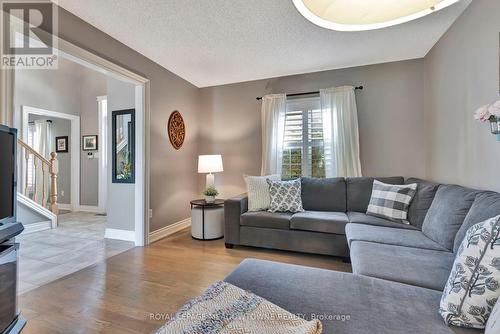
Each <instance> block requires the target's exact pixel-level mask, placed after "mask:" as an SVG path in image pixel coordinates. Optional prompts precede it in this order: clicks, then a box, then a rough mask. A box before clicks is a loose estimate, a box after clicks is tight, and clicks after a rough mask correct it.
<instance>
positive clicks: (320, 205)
mask: <svg viewBox="0 0 500 334" xmlns="http://www.w3.org/2000/svg"><path fill="white" fill-rule="evenodd" d="M302 206H303V208H304V210H310V211H334V212H346V207H347V200H346V184H345V179H344V178H342V177H338V178H328V179H316V178H310V177H303V178H302Z"/></svg>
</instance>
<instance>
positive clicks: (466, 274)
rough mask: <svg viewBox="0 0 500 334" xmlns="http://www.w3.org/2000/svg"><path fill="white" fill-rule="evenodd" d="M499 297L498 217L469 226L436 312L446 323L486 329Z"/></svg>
mask: <svg viewBox="0 0 500 334" xmlns="http://www.w3.org/2000/svg"><path fill="white" fill-rule="evenodd" d="M499 296H500V216H497V217H495V218H490V219H488V220H485V221H484V222H481V223H479V224H476V225H473V226H471V227H470V228H469V229H468V230H467V234H466V236H465V238H464V239H463V241H462V243H461V245H460V247H459V248H458V251H457V255H456V258H455V262H454V263H453V267H452V270H451V273H450V277H449V278H448V282H447V283H446V287H445V288H444V292H443V296H442V298H441V304H440V306H439V313H441V316H442V317H443V319H444V320H445V322H446V323H447V324H449V325H455V326H460V327H467V328H485V325H486V322H487V321H488V318H489V316H490V313H491V311H492V309H493V307H494V306H495V303H496V302H497V299H498V297H499Z"/></svg>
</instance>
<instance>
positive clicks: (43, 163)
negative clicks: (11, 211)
mask: <svg viewBox="0 0 500 334" xmlns="http://www.w3.org/2000/svg"><path fill="white" fill-rule="evenodd" d="M17 143H18V144H19V146H20V150H19V152H20V154H21V155H20V157H21V158H20V159H21V161H23V160H24V164H25V173H24V174H25V175H24V178H25V179H24V187H23V188H24V192H23V195H24V196H26V197H28V198H29V197H30V196H29V194H28V178H29V173H28V166H29V164H30V157H33V161H32V164H33V169H34V175H33V189H32V196H31V199H32V200H33V201H35V202H37V203H38V204H40V205H42V206H43V207H47V197H46V191H47V177H46V175H47V174H46V171H47V170H48V172H49V177H50V185H49V188H48V189H49V203H50V204H49V210H50V211H52V212H53V213H54V214H56V215H57V214H59V207H58V204H57V174H58V172H59V162H58V161H57V153H55V152H51V153H50V160H47V159H46V158H45V157H44V156H43V155H41V154H40V153H38V152H37V151H36V150H35V149H33V148H32V147H31V146H29V145H28V144H26V143H25V142H24V141H22V140H21V139H18V140H17ZM39 166H40V167H41V179H42V187H41V192H42V194H41V196H38V190H39V188H38V183H39V177H38V167H39ZM38 197H40V199H39V198H38Z"/></svg>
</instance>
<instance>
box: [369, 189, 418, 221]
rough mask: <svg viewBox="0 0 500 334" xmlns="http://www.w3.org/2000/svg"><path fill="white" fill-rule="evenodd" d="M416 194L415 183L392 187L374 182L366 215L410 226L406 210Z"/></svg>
mask: <svg viewBox="0 0 500 334" xmlns="http://www.w3.org/2000/svg"><path fill="white" fill-rule="evenodd" d="M416 192H417V184H416V183H412V184H407V185H393V184H386V183H382V182H380V181H377V180H375V181H373V189H372V196H371V198H370V204H369V205H368V209H367V211H366V214H367V215H370V216H375V217H380V218H384V219H388V220H392V221H395V222H398V223H404V224H410V223H409V222H408V209H409V207H410V203H411V201H412V199H413V196H415V193H416Z"/></svg>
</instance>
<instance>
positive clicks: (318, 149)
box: [282, 97, 325, 179]
mask: <svg viewBox="0 0 500 334" xmlns="http://www.w3.org/2000/svg"><path fill="white" fill-rule="evenodd" d="M301 176H312V177H319V178H323V177H325V162H324V150H323V116H322V113H321V108H320V102H319V98H318V97H314V98H304V99H295V100H290V101H287V106H286V116H285V136H284V141H283V169H282V177H283V178H284V179H294V178H298V177H301Z"/></svg>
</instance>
